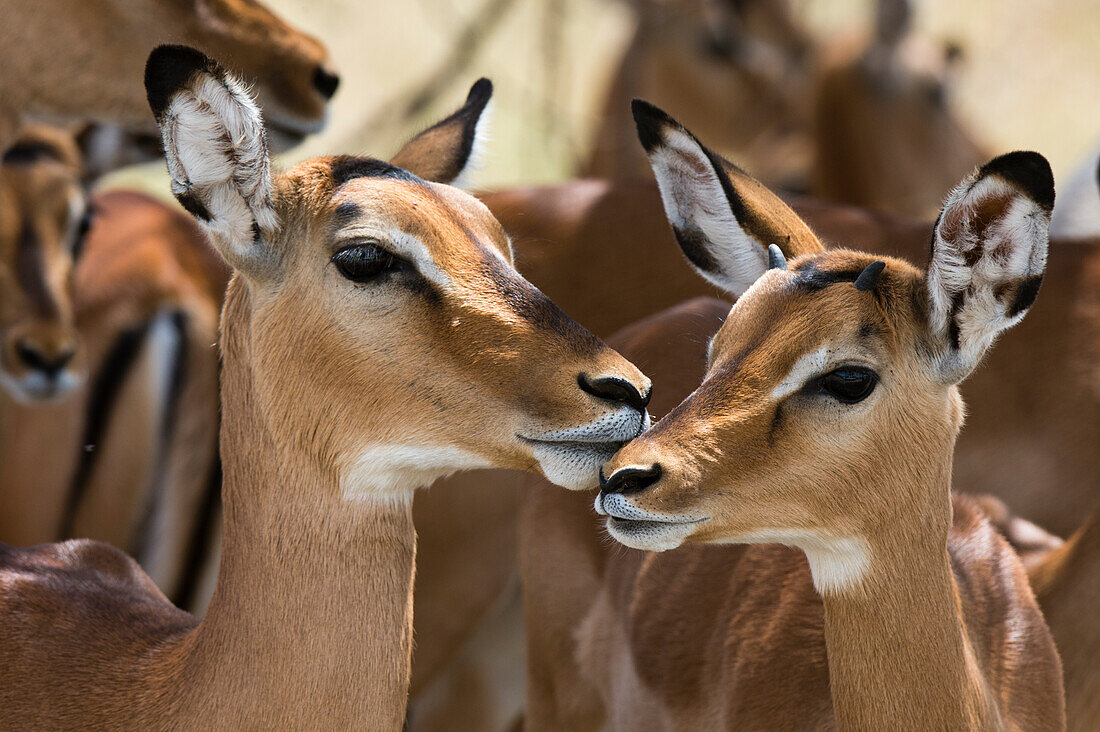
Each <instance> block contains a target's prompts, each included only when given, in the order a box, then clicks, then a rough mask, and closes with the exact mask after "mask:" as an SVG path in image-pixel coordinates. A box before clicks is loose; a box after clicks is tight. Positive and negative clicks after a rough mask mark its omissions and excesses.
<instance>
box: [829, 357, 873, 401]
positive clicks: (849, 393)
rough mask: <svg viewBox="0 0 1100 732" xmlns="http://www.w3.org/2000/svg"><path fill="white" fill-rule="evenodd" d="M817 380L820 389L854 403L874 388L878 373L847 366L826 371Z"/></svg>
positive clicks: (836, 397)
mask: <svg viewBox="0 0 1100 732" xmlns="http://www.w3.org/2000/svg"><path fill="white" fill-rule="evenodd" d="M817 381H818V383H819V385H820V386H819V388H820V389H821V391H823V392H825V393H826V394H828V395H829V396H831V397H833V398H835V399H837V400H838V401H841V402H844V403H845V404H855V403H856V402H861V401H863V400H864V399H866V398H867V397H868V396H870V395H871V392H872V391H874V390H875V385H876V384H878V374H876V373H875V372H874V371H871V370H869V369H863V368H857V367H851V366H849V367H845V368H839V369H837V370H836V371H832V372H830V373H827V374H825V375H824V376H822V377H821V378H820V379H818V380H817Z"/></svg>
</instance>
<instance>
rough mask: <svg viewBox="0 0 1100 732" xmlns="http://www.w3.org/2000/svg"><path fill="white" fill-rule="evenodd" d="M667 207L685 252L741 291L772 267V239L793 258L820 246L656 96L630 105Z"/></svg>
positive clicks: (707, 274) (715, 278) (712, 277)
mask: <svg viewBox="0 0 1100 732" xmlns="http://www.w3.org/2000/svg"><path fill="white" fill-rule="evenodd" d="M631 109H632V111H633V113H634V122H635V124H636V125H637V127H638V139H639V140H640V141H641V143H642V147H643V148H645V152H646V155H648V156H649V163H650V165H651V166H653V173H654V175H655V176H656V178H657V187H658V188H659V189H660V191H661V200H662V201H663V202H664V206H665V214H666V215H667V216H668V220H669V223H671V224H672V230H673V232H674V233H675V234H676V240H677V241H678V242H679V243H680V248H681V249H682V250H683V252H684V255H685V256H687V258H688V260H689V261H690V262H691V264H692V265H693V266H694V267H695V269H696V270H698V272H699V273H700V274H701V275H702V276H703V277H704V278H705V279H707V280H709V281H710V282H713V283H714V284H716V285H718V286H719V287H721V288H723V289H726V290H728V291H729V292H731V293H733V294H734V295H740V294H741V293H743V292H744V291H745V290H747V289H748V288H749V286H750V285H752V283H753V282H755V281H756V279H757V278H758V277H759V276H760V275H762V274H764V272H765V271H766V270H767V268H768V262H769V257H768V246H769V245H770V244H775V245H777V246H778V247H779V248H780V249H781V250H782V252H783V254H784V255H785V256H786V257H788V258H790V257H795V256H798V255H801V254H809V253H812V252H819V251H821V250H822V246H821V242H820V241H819V240H818V238H817V237H816V236H815V235H814V233H813V232H812V231H811V230H810V227H809V226H807V225H806V223H805V222H804V221H803V220H802V219H801V218H799V216H798V214H796V213H795V212H794V211H792V210H791V209H790V207H789V206H787V204H785V203H783V201H781V200H780V199H779V197H778V196H776V195H775V194H774V193H772V192H771V191H769V190H768V189H767V188H766V187H765V186H764V185H763V184H761V183H760V182H759V181H757V180H756V179H755V178H753V177H752V176H750V175H748V174H747V173H745V172H744V171H743V170H741V169H740V168H738V167H737V166H735V165H733V164H731V163H729V162H726V161H725V160H723V159H722V158H720V157H718V156H717V155H715V154H714V153H712V152H711V151H710V150H708V149H707V148H705V147H704V146H703V145H702V143H700V142H699V140H698V139H696V138H695V136H694V135H692V134H691V133H690V132H689V131H688V130H687V129H685V128H684V127H683V126H682V125H681V124H680V123H678V122H677V121H676V120H674V119H672V118H671V117H669V116H668V115H667V114H665V113H664V112H662V111H661V110H660V109H658V108H657V107H654V106H653V105H652V104H648V103H646V102H643V101H641V100H638V99H635V100H634V102H633V104H632V105H631Z"/></svg>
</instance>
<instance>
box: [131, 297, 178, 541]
mask: <svg viewBox="0 0 1100 732" xmlns="http://www.w3.org/2000/svg"><path fill="white" fill-rule="evenodd" d="M169 318H170V319H171V323H172V328H173V329H174V330H175V334H176V343H177V349H178V350H177V352H176V359H175V362H174V363H173V364H172V375H171V377H170V380H169V382H168V394H167V396H166V397H165V402H164V414H163V420H162V421H161V424H160V436H159V440H158V444H157V463H156V467H155V468H154V471H153V483H152V490H151V491H150V492H149V495H147V496H145V507H144V508H143V509H142V514H141V520H140V521H139V522H138V527H137V530H136V531H135V532H134V534H133V536H132V537H131V539H130V548H129V552H130V555H131V556H134V557H137V558H138V560H139V561H141V560H142V559H143V558H144V557H145V556H146V553H147V552H148V551H149V546H150V544H151V542H153V541H155V539H156V537H155V536H152V532H153V528H154V526H155V525H156V520H155V519H156V516H157V513H158V512H159V511H160V508H161V503H162V502H163V500H164V489H165V484H164V477H165V473H166V472H167V469H168V460H169V454H168V453H169V451H168V446H169V445H170V444H172V442H171V438H172V435H173V432H174V431H175V426H176V422H177V420H178V419H179V407H180V397H181V396H182V394H183V385H184V383H185V381H186V379H187V357H188V355H189V354H188V350H187V324H188V321H189V318H188V315H187V313H184V312H182V311H179V310H176V311H174V312H172V313H171V314H170V315H169Z"/></svg>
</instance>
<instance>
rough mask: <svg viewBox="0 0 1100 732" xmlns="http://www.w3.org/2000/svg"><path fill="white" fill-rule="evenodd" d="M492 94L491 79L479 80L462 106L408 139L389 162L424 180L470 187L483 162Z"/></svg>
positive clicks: (471, 88)
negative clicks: (471, 177) (473, 175)
mask: <svg viewBox="0 0 1100 732" xmlns="http://www.w3.org/2000/svg"><path fill="white" fill-rule="evenodd" d="M492 97H493V84H492V82H491V81H489V80H488V79H478V80H477V82H475V83H474V85H473V86H472V87H470V93H469V94H468V95H467V96H466V103H465V104H464V105H462V108H461V109H459V110H458V111H457V112H455V113H454V114H452V115H451V116H450V117H448V118H447V119H445V120H443V121H442V122H439V123H437V124H435V125H433V126H431V127H429V128H428V129H426V130H424V131H423V132H421V133H420V134H419V135H417V136H416V137H414V138H413V139H411V140H409V142H408V143H406V144H405V146H404V147H403V148H401V150H400V151H399V152H398V153H397V154H396V155H394V156H393V158H392V159H391V160H390V162H391V163H392V164H393V165H396V166H397V167H399V168H404V169H405V170H407V171H409V172H410V173H413V174H414V175H417V176H419V177H420V178H423V179H424V180H430V181H434V182H436V183H448V184H450V185H453V186H458V187H459V188H466V187H468V186H469V184H470V176H471V173H473V172H474V171H476V170H477V169H478V168H479V167H480V166H481V164H482V161H483V155H484V148H485V141H486V138H487V136H488V128H489V119H490V117H491V116H492V115H491V114H490V110H489V102H490V101H491V100H492Z"/></svg>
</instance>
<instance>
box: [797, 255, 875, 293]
mask: <svg viewBox="0 0 1100 732" xmlns="http://www.w3.org/2000/svg"><path fill="white" fill-rule="evenodd" d="M863 269H864V268H863V267H856V268H854V269H821V268H820V267H818V266H817V262H814V261H812V260H811V261H809V262H805V263H803V264H800V265H799V266H798V267H797V268H796V269H795V270H794V275H795V276H794V278H793V279H792V280H791V281H790V282H789V287H791V288H793V289H796V290H801V291H804V292H817V291H818V290H823V289H825V288H826V287H828V286H829V285H835V284H837V283H838V282H855V281H856V279H857V278H858V277H859V276H860V274H862V273H863Z"/></svg>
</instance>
